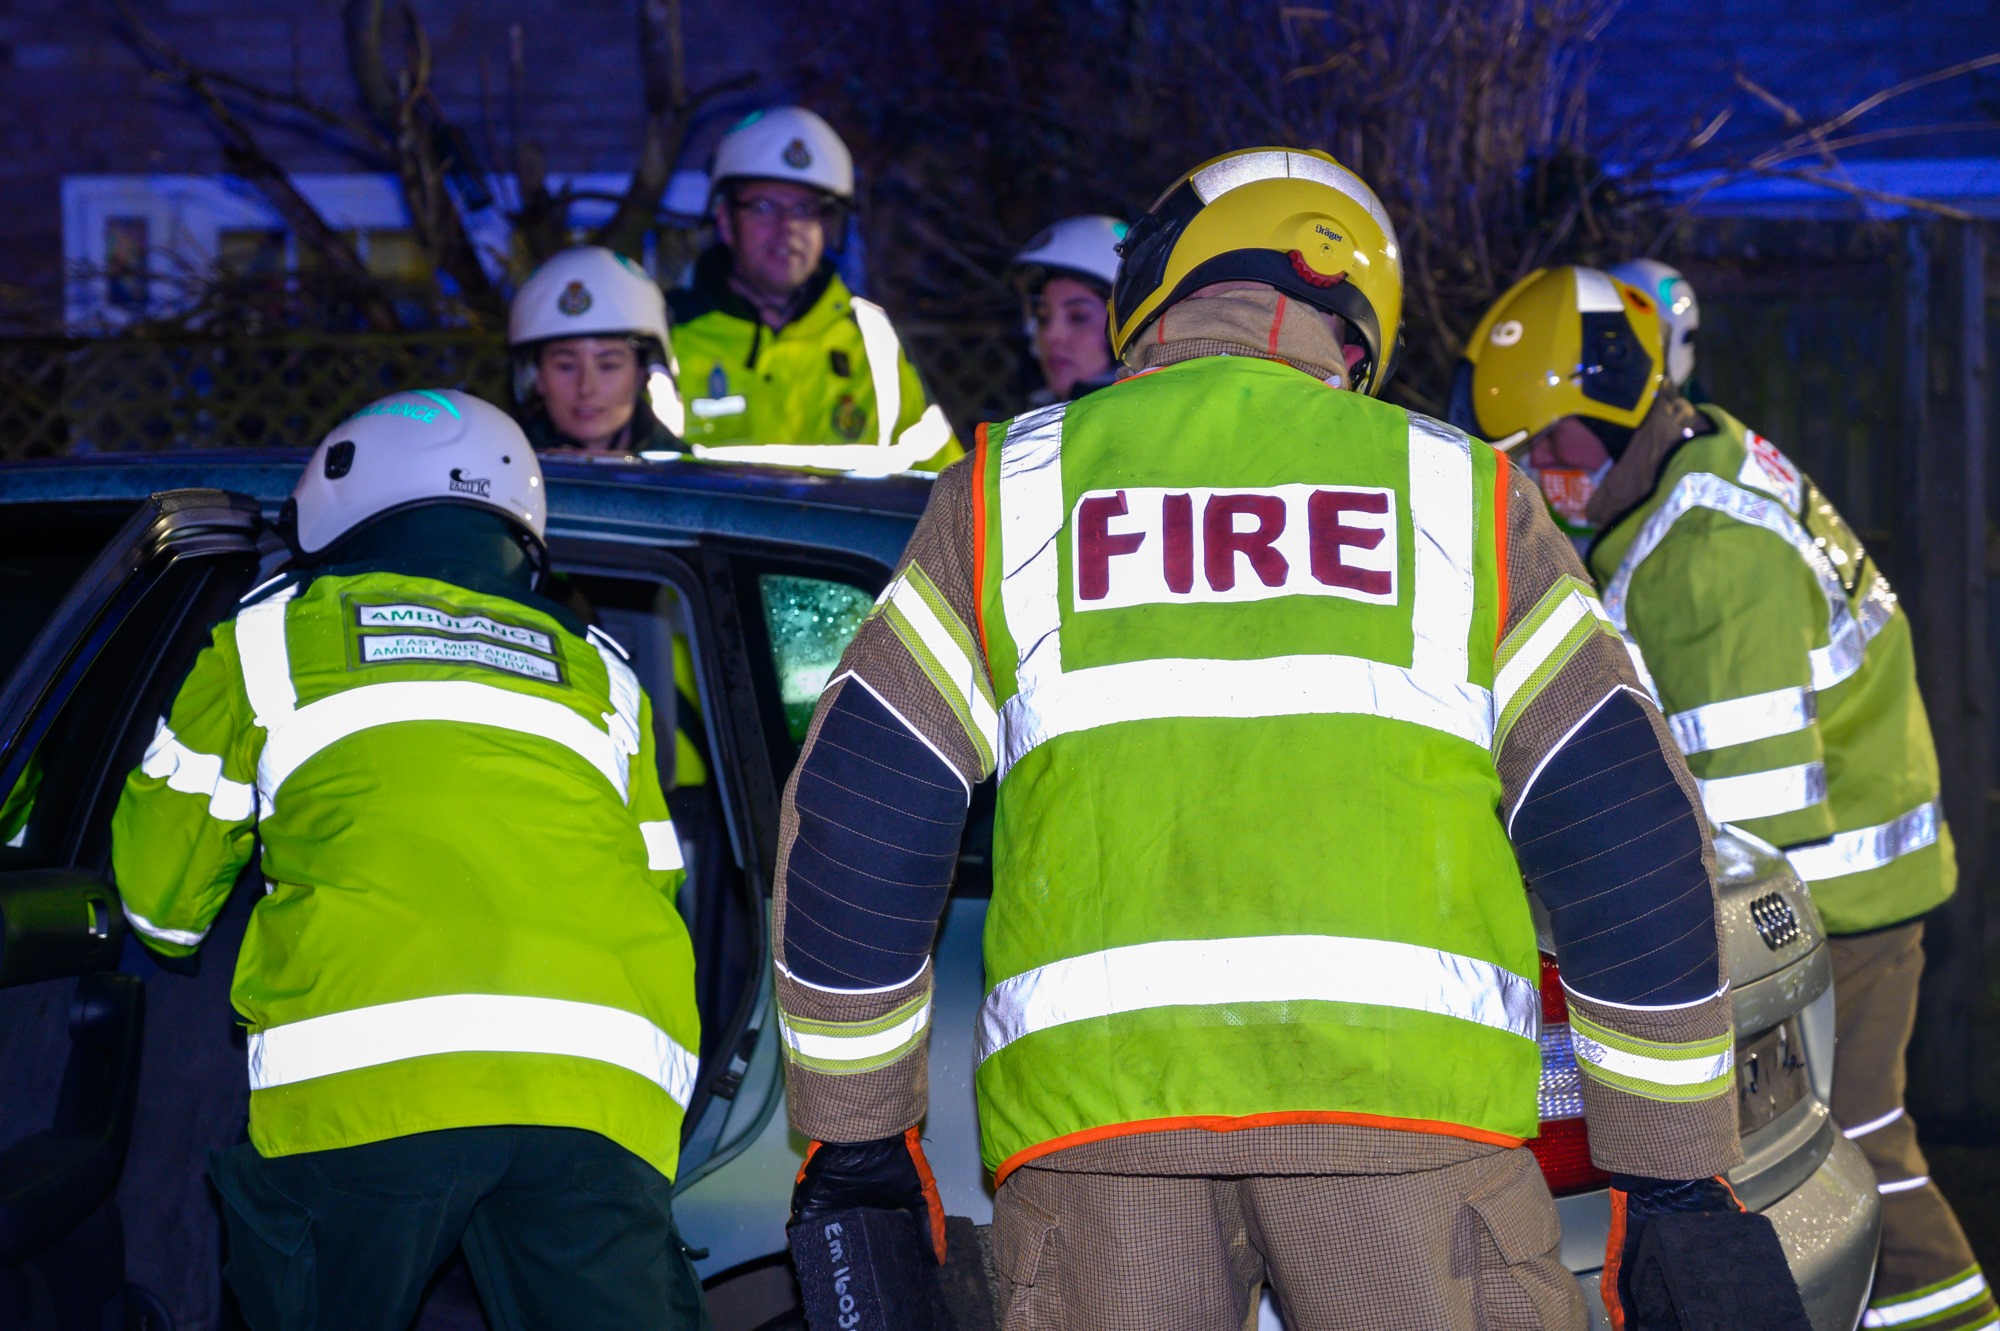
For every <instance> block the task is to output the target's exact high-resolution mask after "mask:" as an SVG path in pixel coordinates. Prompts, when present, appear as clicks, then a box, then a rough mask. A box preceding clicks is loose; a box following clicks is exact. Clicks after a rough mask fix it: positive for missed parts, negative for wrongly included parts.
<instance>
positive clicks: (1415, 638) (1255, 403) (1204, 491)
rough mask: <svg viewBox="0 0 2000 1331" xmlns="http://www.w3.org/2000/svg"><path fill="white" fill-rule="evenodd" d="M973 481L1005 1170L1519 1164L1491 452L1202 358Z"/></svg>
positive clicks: (1273, 374)
mask: <svg viewBox="0 0 2000 1331" xmlns="http://www.w3.org/2000/svg"><path fill="white" fill-rule="evenodd" d="M974 465H975V467H976V468H977V473H976V478H977V488H976V490H975V493H976V494H977V495H978V496H979V513H980V516H979V537H978V542H977V545H978V552H979V553H978V564H979V569H980V606H981V618H982V625H981V631H982V633H983V636H984V638H985V644H986V649H987V656H988V659H989V661H990V662H991V665H992V674H993V683H994V690H995V695H996V698H997V701H998V703H999V706H1000V724H999V727H998V730H999V749H1000V751H999V754H998V771H999V774H1000V786H999V793H998V809H997V814H996V821H995V824H994V889H993V903H992V906H991V909H990V912H989V914H988V916H987V925H986V976H987V982H988V984H989V985H990V991H989V993H988V994H987V997H986V1001H985V1005H984V1007H983V1008H982V1010H981V1014H980V1029H979V1055H980V1064H979V1070H978V1073H977V1089H978V1097H979V1106H980V1133H981V1140H982V1147H983V1154H984V1158H985V1161H986V1164H987V1166H988V1167H989V1168H992V1169H994V1170H995V1171H996V1172H998V1173H999V1174H1000V1175H1001V1176H1003V1177H1004V1175H1005V1174H1006V1173H1007V1172H1008V1171H1009V1170H1011V1169H1013V1168H1014V1167H1015V1166H1016V1165H1018V1164H1021V1163H1023V1162H1024V1161H1027V1160H1031V1159H1034V1158H1036V1157H1038V1156H1041V1155H1044V1154H1047V1153H1048V1152H1051V1151H1055V1150H1060V1149H1062V1148H1063V1147H1065V1146H1069V1145H1072V1144H1076V1143H1079V1142H1084V1141H1089V1140H1093V1139H1096V1138H1099V1137H1103V1136H1108V1135H1117V1134H1122V1133H1128V1132H1140V1131H1147V1130H1152V1129H1163V1128H1181V1127H1189V1126H1200V1127H1213V1128H1230V1127H1247V1126H1253V1125H1256V1124H1260V1123H1278V1122H1358V1123H1366V1124H1372V1125H1378V1126H1385V1127H1392V1128H1411V1129H1415V1130H1419V1131H1429V1132H1439V1133H1446V1134H1450V1135H1456V1136H1462V1137H1471V1138H1475V1139H1479V1140H1485V1141H1493V1142H1503V1143H1507V1144H1514V1143H1517V1142H1518V1141H1519V1140H1520V1139H1521V1138H1525V1137H1528V1136H1532V1135H1533V1134H1534V1133H1535V1131H1536V1123H1537V1118H1536V1103H1535V1092H1536V1085H1537V1079H1538V1076H1539V1072H1540V1058H1539V1052H1538V1049H1537V1044H1536V1039H1537V1030H1538V1022H1539V1011H1540V1009H1539V1006H1538V1000H1537V997H1536V984H1535V977H1536V975H1537V960H1536V951H1535V940H1534V931H1533V928H1532V925H1531V922H1530V918H1529V912H1528V906H1527V901H1526V896H1525V892H1524V889H1523V887H1522V882H1521V874H1520V869H1519V867H1518V866H1517V864H1516V862H1515V859H1514V854H1513V851H1512V848H1511V847H1510V845H1509V843H1508V841H1507V837H1506V835H1505V832H1504V830H1503V829H1502V827H1501V824H1500V820H1499V818H1498V817H1497V810H1498V808H1499V805H1500V800H1501V782H1500V778H1499V776H1498V774H1497V773H1496V771H1495V768H1494V762H1493V757H1492V753H1491V749H1490V745H1491V743H1492V737H1493V730H1494V692H1493V691H1494V655H1495V635H1496V632H1497V629H1498V626H1499V619H1500V614H1501V606H1500V599H1501V598H1500V592H1499V577H1500V574H1499V568H1498V562H1499V560H1498V552H1497V549H1496V544H1495V542H1496V522H1495V517H1496V514H1495V507H1494V506H1495V499H1496V496H1495V486H1496V480H1495V476H1496V471H1497V468H1498V467H1499V466H1500V465H1501V464H1500V463H1499V461H1498V455H1497V454H1496V453H1495V452H1494V451H1493V450H1492V449H1491V448H1489V447H1487V446H1486V445H1484V444H1479V443H1475V442H1473V441H1470V440H1468V439H1467V438H1466V437H1465V436H1463V435H1461V434H1459V433H1458V432H1457V431H1455V430H1452V429H1450V428H1449V427H1447V426H1444V425H1441V424H1438V423H1437V422H1435V421H1431V420H1428V419H1426V418H1424V417H1420V416H1414V415H1411V414H1409V413H1406V412H1404V411H1403V410H1402V409H1400V408H1397V407H1393V406H1390V405H1388V404H1386V403H1383V402H1379V401H1376V400H1374V399H1371V398H1366V397H1362V396H1359V395H1358V394H1354V393H1348V392H1340V391H1336V390H1332V389H1329V388H1327V387H1325V386H1324V385H1322V384H1320V383H1317V382H1315V381H1314V380H1313V379H1311V378H1310V377H1308V376H1306V375H1304V374H1301V373H1300V372H1298V371H1296V370H1293V369H1290V368H1288V367H1286V366H1284V365H1281V364H1277V363H1275V362H1270V361H1263V360H1256V359H1250V358H1238V357H1206V358H1202V359H1198V360H1192V361H1188V362H1185V363H1183V364H1180V365H1176V366H1173V367H1171V368H1168V369H1161V370H1155V371H1151V372H1149V373H1146V374H1142V375H1139V376H1137V377H1135V378H1132V379H1129V380H1127V381H1125V382H1123V383H1120V384H1118V385H1116V386H1114V387H1111V388H1107V389H1105V390H1103V391H1101V392H1098V393H1093V394H1091V395H1090V396H1089V397H1086V398H1083V399H1081V400H1079V401H1077V402H1073V403H1069V404H1067V405H1066V406H1055V407H1050V408H1046V409H1044V410H1042V411H1038V412H1035V413H1032V414H1030V415H1027V416H1023V417H1020V418H1018V419H1016V420H1014V421H1011V422H1008V423H1007V424H1005V425H1000V426H994V427H992V428H991V430H990V433H986V434H985V437H984V439H983V441H982V443H981V445H980V446H979V447H978V449H977V450H976V460H975V463H974ZM1558 636H1560V635H1558Z"/></svg>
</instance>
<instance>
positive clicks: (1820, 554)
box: [1604, 471, 1894, 689]
mask: <svg viewBox="0 0 2000 1331" xmlns="http://www.w3.org/2000/svg"><path fill="white" fill-rule="evenodd" d="M1697 508H1706V509H1711V510H1713V511H1715V512H1718V513H1725V514H1727V515H1729V516H1730V517H1732V518H1735V519H1736V520H1737V521H1739V522H1746V523H1749V524H1750V525H1751V526H1753V527H1762V528H1763V529H1764V530H1766V531H1768V532H1771V533H1773V534H1774V535H1776V536H1779V537H1781V538H1783V539H1784V540H1785V542H1786V543H1787V544H1789V545H1790V546H1791V547H1792V549H1793V550H1794V551H1796V552H1797V553H1798V556H1799V558H1801V559H1803V560H1804V561H1805V562H1806V566H1807V567H1808V568H1810V569H1811V570H1812V572H1813V576H1814V577H1815V578H1816V579H1817V580H1818V582H1819V588H1820V593H1821V595H1823V596H1824V597H1825V598H1826V609H1827V639H1828V641H1827V645H1826V646H1824V647H1815V648H1813V649H1812V651H1811V652H1810V653H1808V655H1809V656H1810V657H1811V660H1812V675H1813V681H1812V682H1813V687H1814V688H1816V689H1827V688H1832V687H1833V686H1834V685H1835V684H1838V683H1840V682H1841V681H1842V680H1844V679H1846V678H1847V677H1848V676H1849V675H1852V674H1853V673H1854V672H1855V671H1857V670H1859V669H1860V668H1861V659H1862V651H1863V648H1865V647H1866V646H1867V641H1868V637H1869V636H1870V634H1869V633H1866V632H1864V630H1863V627H1862V625H1860V624H1858V623H1856V622H1855V619H1854V616H1853V614H1852V613H1851V612H1850V611H1849V609H1848V606H1847V592H1846V590H1845V588H1843V587H1842V585H1841V582H1840V575H1839V573H1837V572H1836V571H1835V570H1834V567H1833V561H1832V560H1830V559H1828V558H1827V556H1826V551H1825V550H1824V549H1822V548H1821V547H1820V545H1819V543H1818V542H1817V541H1816V540H1814V539H1813V537H1812V536H1811V535H1810V534H1808V533H1807V531H1806V529H1805V528H1804V527H1802V526H1800V525H1799V522H1798V519H1796V518H1794V517H1793V516H1792V515H1791V514H1790V513H1789V512H1787V511H1786V509H1785V507H1784V506H1783V505H1782V504H1780V503H1778V502H1777V501H1776V500H1774V499H1769V498H1767V497H1765V496H1764V495H1761V494H1757V493H1754V492H1752V491H1750V490H1745V489H1743V488H1741V487H1740V486H1736V485H1733V484H1731V483H1730V482H1729V481H1726V480H1724V479H1723V478H1722V477H1720V476H1716V475H1713V474H1711V473H1709V472H1699V471H1698V472H1693V473H1690V474H1689V475H1686V476H1683V477H1681V479H1680V482H1679V483H1678V484H1677V485H1675V486H1674V488H1673V490H1672V492H1671V493H1669V494H1668V495H1667V498H1666V502H1665V503H1663V504H1661V505H1660V507H1659V508H1657V509H1656V510H1654V512H1653V514H1652V516H1651V517H1649V518H1647V519H1646V521H1645V524H1644V525H1643V526H1641V527H1640V528H1639V535H1638V538H1637V539H1635V540H1634V541H1633V542H1632V547H1631V548H1630V549H1629V550H1627V551H1626V552H1625V558H1624V559H1623V560H1622V561H1620V563H1619V565H1618V570H1617V572H1615V573H1613V574H1612V575H1611V582H1610V583H1609V585H1607V586H1606V587H1605V589H1604V608H1605V610H1606V611H1607V612H1608V613H1609V614H1610V616H1611V620H1612V622H1613V623H1615V624H1617V625H1618V627H1619V630H1620V631H1621V632H1622V631H1624V630H1625V629H1626V628H1627V620H1626V614H1625V601H1626V597H1627V596H1628V594H1629V593H1630V591H1631V587H1632V575H1633V574H1634V573H1635V572H1637V571H1638V568H1639V566H1640V565H1641V564H1643V563H1645V561H1646V558H1647V556H1649V555H1651V554H1652V553H1653V551H1654V550H1656V549H1658V548H1659V545H1660V542H1661V541H1663V540H1665V539H1666V536H1667V532H1668V531H1669V530H1671V529H1672V527H1673V525H1674V524H1675V523H1676V522H1678V521H1680V520H1681V518H1683V517H1684V516H1686V515H1687V514H1688V513H1690V512H1692V511H1693V510H1695V509H1697ZM1877 583H1878V584H1879V589H1880V591H1882V592H1887V587H1888V584H1887V583H1885V582H1882V581H1881V580H1880V579H1879V578H1878V579H1877ZM1869 595H1870V598H1871V604H1872V603H1873V601H1874V600H1875V599H1878V598H1877V589H1875V588H1871V590H1870V593H1869ZM1888 595H1889V597H1890V600H1889V601H1888V602H1887V604H1891V605H1893V598H1894V594H1893V593H1888ZM1869 617H1870V618H1871V620H1872V619H1874V618H1876V616H1875V615H1874V614H1872V613H1871V614H1870V616H1869ZM1879 620H1880V622H1879V623H1877V624H1876V625H1875V628H1874V630H1873V631H1875V632H1879V631H1880V627H1881V625H1882V624H1886V623H1887V622H1888V616H1887V615H1886V614H1883V615H1880V616H1879Z"/></svg>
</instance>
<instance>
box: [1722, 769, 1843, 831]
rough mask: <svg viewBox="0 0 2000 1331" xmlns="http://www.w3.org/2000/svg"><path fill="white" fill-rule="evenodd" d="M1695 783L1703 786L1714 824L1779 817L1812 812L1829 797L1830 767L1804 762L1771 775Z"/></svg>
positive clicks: (1754, 775)
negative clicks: (1827, 772) (1785, 814)
mask: <svg viewBox="0 0 2000 1331" xmlns="http://www.w3.org/2000/svg"><path fill="white" fill-rule="evenodd" d="M1695 784H1696V785H1697V786H1700V787H1701V803H1702V807H1703V808H1705V809H1707V810H1708V818H1709V821H1710V822H1714V823H1740V822H1746V821H1748V820H1750V819H1752V818H1775V817H1777V816H1778V815H1779V814H1781V813H1797V812H1798V811H1799V810H1800V809H1810V808H1811V807H1812V806H1813V805H1815V804H1818V803H1819V802H1820V801H1822V800H1824V799H1825V798H1826V765H1825V764H1824V763H1819V762H1810V763H1800V764H1798V765H1797V766H1795V767H1774V768H1772V769H1771V770H1770V771H1768V772H1746V773H1744V774H1743V775H1742V776H1719V777H1714V778H1712V779H1710V780H1706V781H1702V780H1697V781H1696V782H1695Z"/></svg>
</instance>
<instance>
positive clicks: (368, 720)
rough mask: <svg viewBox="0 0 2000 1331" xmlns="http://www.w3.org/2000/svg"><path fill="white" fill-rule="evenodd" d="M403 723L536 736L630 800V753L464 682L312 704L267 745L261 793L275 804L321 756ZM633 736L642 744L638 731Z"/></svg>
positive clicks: (568, 717)
mask: <svg viewBox="0 0 2000 1331" xmlns="http://www.w3.org/2000/svg"><path fill="white" fill-rule="evenodd" d="M404 721H450V722H455V723H457V724H459V725H468V726H494V727H497V728H499V729H502V730H513V731H518V732H520V733H522V734H525V735H538V736H540V737H541V738H543V739H546V740H551V741H553V742H555V743H557V744H560V745H562V746H563V747H564V748H566V749H568V750H570V751H571V752H572V753H575V754H576V755H577V756H578V757H580V758H582V759H583V760H584V761H585V762H587V763H589V764H590V765H591V766H592V767H595V768H596V769H597V770H598V771H599V772H602V773H603V774H604V779H605V780H607V781H609V782H610V783H611V784H612V787H613V788H614V789H616V790H617V792H618V798H620V799H625V798H627V779H626V778H627V772H626V762H627V759H626V754H627V752H628V750H627V749H625V748H624V747H623V746H621V745H620V744H619V743H617V742H615V741H613V739H612V737H611V736H610V735H607V734H606V733H605V732H603V731H602V730H599V729H598V728H597V727H596V726H594V725H592V724H591V723H590V721H589V720H588V718H586V717H584V716H583V715H581V714H580V713H578V712H576V711H575V710H573V709H571V708H569V707H566V706H564V705H563V704H562V703H559V702H555V701H553V700H552V699H548V698H536V697H531V696H529V695H528V694H525V693H515V692H513V691H512V690H510V689H502V688H495V687H493V686H492V685H490V684H474V683H471V682H469V681H463V680H404V681H400V682H398V683H394V684H370V685H367V686H366V687H363V688H358V689H348V690H346V691H344V692H341V693H336V694H333V695H332V696H330V697H326V698H321V699H320V700H319V701H318V702H314V703H308V704H307V705H306V706H304V707H302V708H300V709H299V710H298V711H296V712H294V713H292V716H291V719H290V720H288V721H287V722H286V723H285V724H284V725H282V726H280V727H278V729H277V730H276V731H275V732H274V733H273V734H272V735H271V738H270V740H269V742H268V743H266V744H265V745H264V753H263V756H262V757H261V759H259V761H258V763H257V789H258V791H259V793H261V794H262V795H263V796H264V798H266V799H267V800H272V801H275V800H276V799H277V794H278V790H279V788H280V787H282V786H283V785H284V784H285V781H286V779H287V778H289V777H290V776H291V775H292V773H293V772H295V771H297V770H298V769H299V766H300V765H301V764H303V763H304V762H305V761H306V760H307V759H309V758H311V757H312V756H313V755H314V754H317V753H319V752H320V751H321V750H322V749H325V748H327V747H328V746H330V745H332V744H335V743H337V742H339V741H340V740H343V739H346V738H347V737H348V736H349V735H353V734H358V733H359V732H361V731H363V730H368V729H372V728H373V727H375V726H388V725H396V724H398V723H400V722H404ZM633 735H634V738H635V739H636V735H637V728H636V727H634V728H633ZM635 748H636V745H635Z"/></svg>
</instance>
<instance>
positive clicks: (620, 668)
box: [509, 633, 645, 799]
mask: <svg viewBox="0 0 2000 1331" xmlns="http://www.w3.org/2000/svg"><path fill="white" fill-rule="evenodd" d="M590 641H591V644H592V645H593V646H595V647H596V648H597V655H598V659H599V660H601V661H603V662H604V673H605V675H606V676H607V677H608V678H609V679H610V681H611V707H612V710H611V711H609V712H600V713H598V715H599V716H600V717H602V718H603V720H604V725H605V729H606V732H607V733H608V735H609V736H610V740H611V746H612V747H613V748H614V749H616V750H617V751H618V758H617V769H618V779H617V780H615V781H613V782H612V783H611V784H613V785H615V786H617V787H618V794H619V796H620V797H621V798H625V799H629V798H630V797H631V796H630V792H629V791H628V790H627V786H626V780H625V777H626V773H627V771H628V770H629V769H628V767H627V763H626V760H627V759H629V758H632V757H635V756H637V754H638V752H639V747H640V745H639V715H640V710H641V708H642V707H643V706H644V698H645V695H644V694H643V693H642V692H641V691H640V689H639V677H638V676H637V675H635V674H633V673H632V667H631V666H629V665H626V664H625V656H624V654H623V649H622V648H620V647H619V646H618V644H617V643H615V642H612V641H611V640H610V639H609V638H606V637H602V636H600V635H598V634H596V633H592V634H591V638H590ZM509 696H511V697H524V696H525V695H522V694H510V695H509ZM552 705H553V706H556V707H559V708H561V709H562V710H563V711H565V712H568V711H569V709H568V708H567V707H562V704H560V703H555V704H552ZM570 715H571V716H575V715H576V713H574V712H570ZM591 729H592V733H593V734H594V733H595V727H592V728H591ZM585 756H588V755H585Z"/></svg>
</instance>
